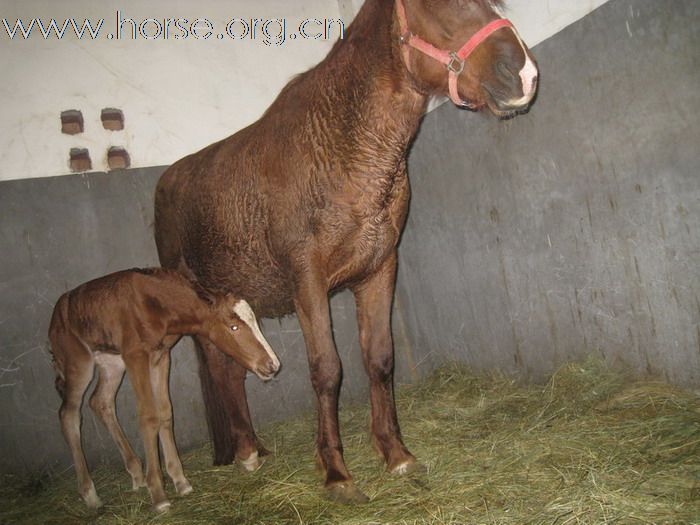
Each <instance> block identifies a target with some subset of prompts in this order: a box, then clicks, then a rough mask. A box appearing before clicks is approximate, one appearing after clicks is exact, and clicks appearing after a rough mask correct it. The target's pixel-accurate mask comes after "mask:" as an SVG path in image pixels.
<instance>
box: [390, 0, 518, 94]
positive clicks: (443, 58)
mask: <svg viewBox="0 0 700 525" xmlns="http://www.w3.org/2000/svg"><path fill="white" fill-rule="evenodd" d="M396 15H397V17H398V19H399V29H400V31H401V35H400V36H399V41H400V43H401V45H402V46H404V47H402V50H403V56H404V62H405V65H406V68H407V69H408V70H409V71H410V67H409V54H410V48H409V46H410V47H412V48H414V49H417V50H418V51H420V52H421V53H423V54H425V55H428V56H429V57H431V58H434V59H435V60H437V61H438V62H441V63H442V64H444V65H445V67H447V71H448V85H449V92H450V99H452V102H454V103H455V104H456V105H458V106H462V107H468V108H474V105H473V104H470V103H468V102H466V101H465V100H462V98H461V97H460V96H459V91H458V89H457V79H458V78H459V75H460V74H461V73H462V71H464V65H465V62H466V61H467V58H469V55H471V54H472V52H473V51H474V50H475V49H476V48H477V47H478V45H479V44H481V43H482V42H483V41H484V40H486V39H487V38H488V37H490V36H491V34H492V33H494V32H496V31H498V30H499V29H502V28H504V27H510V28H511V29H512V30H513V32H514V33H515V35H516V37H518V39H520V37H519V36H518V33H517V32H516V31H515V27H513V24H512V23H511V22H510V20H507V19H506V18H497V19H496V20H494V21H492V22H490V23H488V24H486V25H485V26H484V27H482V28H481V29H479V31H477V32H476V33H475V34H474V35H473V36H472V37H471V38H470V39H469V40H467V43H466V44H464V45H463V46H462V48H461V49H460V50H459V51H456V52H455V51H446V50H444V49H438V48H437V47H435V46H434V45H432V44H430V43H428V42H426V41H425V40H423V39H422V38H421V37H419V36H416V35H414V34H413V33H411V31H410V30H409V29H408V19H407V18H406V8H405V7H404V4H403V0H396Z"/></svg>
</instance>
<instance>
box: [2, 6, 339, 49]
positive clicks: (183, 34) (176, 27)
mask: <svg viewBox="0 0 700 525" xmlns="http://www.w3.org/2000/svg"><path fill="white" fill-rule="evenodd" d="M106 24H107V22H106V19H104V18H100V19H98V20H97V21H95V20H94V19H87V18H86V19H83V21H82V22H80V21H79V19H76V18H66V19H63V20H57V19H55V18H51V19H49V20H48V21H47V20H46V19H43V18H41V17H37V18H28V19H25V18H17V19H15V20H14V21H13V20H11V19H7V18H3V19H2V26H3V27H2V28H0V38H3V37H4V38H9V39H10V40H29V39H32V38H34V39H44V40H51V39H58V40H63V39H78V40H98V39H105V38H106V39H107V40H188V39H190V40H191V39H194V40H232V41H236V40H239V41H240V40H253V41H259V42H262V43H263V44H265V45H266V46H281V45H284V44H285V43H286V42H288V41H290V40H297V39H302V40H321V41H328V40H335V39H338V38H339V39H341V40H342V39H343V37H344V36H345V24H344V23H343V21H342V20H341V19H336V18H306V19H304V20H302V21H300V22H299V23H298V24H294V23H291V22H289V21H288V20H287V19H286V18H283V17H281V18H236V17H234V18H231V19H229V20H228V22H226V23H220V24H217V23H214V22H212V21H210V20H209V19H208V18H195V19H188V18H184V17H180V18H145V19H143V20H136V19H133V18H129V17H127V16H125V15H124V14H123V13H122V12H121V11H117V12H116V15H115V18H114V22H113V24H112V30H110V29H108V26H109V24H107V25H106Z"/></svg>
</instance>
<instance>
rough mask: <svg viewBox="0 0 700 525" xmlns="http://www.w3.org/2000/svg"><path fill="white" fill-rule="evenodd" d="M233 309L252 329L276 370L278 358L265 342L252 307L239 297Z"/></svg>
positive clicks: (278, 365) (278, 363)
mask: <svg viewBox="0 0 700 525" xmlns="http://www.w3.org/2000/svg"><path fill="white" fill-rule="evenodd" d="M233 311H234V312H235V313H236V315H237V316H238V317H240V318H241V321H243V322H244V323H245V324H247V325H248V326H249V327H250V329H251V330H252V331H253V334H254V335H255V338H256V339H257V340H258V342H259V343H260V344H261V345H262V347H263V348H264V349H265V351H266V352H267V355H269V356H270V359H272V363H273V364H274V367H275V370H278V369H279V367H280V360H279V359H277V356H276V355H275V353H274V352H273V351H272V348H270V343H268V342H267V339H265V336H264V335H263V334H262V332H261V331H260V327H259V326H258V321H257V319H256V318H255V314H254V313H253V309H252V308H251V307H250V305H249V304H248V303H247V302H246V301H245V300H243V299H241V300H240V301H238V302H237V303H236V306H234V307H233Z"/></svg>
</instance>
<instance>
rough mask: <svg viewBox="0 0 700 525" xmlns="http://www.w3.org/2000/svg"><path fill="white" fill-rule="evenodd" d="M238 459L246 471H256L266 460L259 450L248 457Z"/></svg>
mask: <svg viewBox="0 0 700 525" xmlns="http://www.w3.org/2000/svg"><path fill="white" fill-rule="evenodd" d="M238 461H239V463H240V465H241V468H242V469H243V470H244V471H245V472H255V471H256V470H258V469H259V468H260V467H262V464H263V463H264V462H265V460H264V459H262V458H261V457H260V455H259V454H258V451H257V450H256V451H255V452H253V453H252V454H251V455H250V456H248V459H239V460H238Z"/></svg>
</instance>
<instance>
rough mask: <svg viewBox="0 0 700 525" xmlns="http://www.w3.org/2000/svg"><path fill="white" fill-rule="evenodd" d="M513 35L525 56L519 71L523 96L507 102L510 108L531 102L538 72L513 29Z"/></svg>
mask: <svg viewBox="0 0 700 525" xmlns="http://www.w3.org/2000/svg"><path fill="white" fill-rule="evenodd" d="M513 33H514V34H515V38H517V39H518V43H519V44H520V47H521V48H522V50H523V54H524V55H525V64H524V65H523V68H522V69H521V70H520V82H521V83H522V86H523V96H522V97H520V98H519V99H513V100H509V101H508V104H509V105H511V106H523V105H525V104H527V103H528V102H530V101H531V100H532V97H533V96H534V95H535V87H536V85H537V83H536V79H537V73H538V71H537V66H536V65H535V63H534V62H533V61H532V59H531V58H530V53H528V52H527V48H526V47H525V44H524V43H523V40H522V39H521V38H520V35H519V34H518V32H517V31H516V30H515V29H513Z"/></svg>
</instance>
